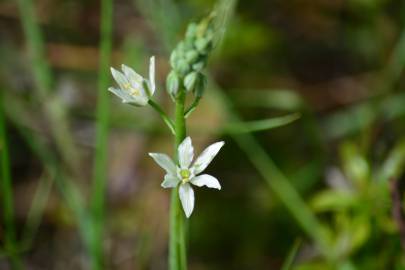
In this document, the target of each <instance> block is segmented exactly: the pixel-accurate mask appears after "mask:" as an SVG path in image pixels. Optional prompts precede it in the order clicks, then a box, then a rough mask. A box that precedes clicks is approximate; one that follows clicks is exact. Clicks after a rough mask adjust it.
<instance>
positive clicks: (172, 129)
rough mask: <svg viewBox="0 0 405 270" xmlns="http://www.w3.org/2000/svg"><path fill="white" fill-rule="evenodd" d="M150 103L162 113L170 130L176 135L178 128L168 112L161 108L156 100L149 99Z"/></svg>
mask: <svg viewBox="0 0 405 270" xmlns="http://www.w3.org/2000/svg"><path fill="white" fill-rule="evenodd" d="M148 103H149V105H150V106H151V107H152V108H153V109H154V110H155V111H156V112H157V113H158V114H159V115H160V117H161V118H162V120H163V121H164V122H165V124H166V125H167V126H168V127H169V129H170V131H171V132H172V134H173V135H175V136H176V130H175V126H174V123H173V121H172V120H171V119H170V118H169V117H168V116H167V114H166V113H165V112H164V111H163V110H162V108H160V106H159V105H158V104H157V103H156V102H154V101H153V100H151V99H149V101H148Z"/></svg>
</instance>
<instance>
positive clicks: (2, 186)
mask: <svg viewBox="0 0 405 270" xmlns="http://www.w3.org/2000/svg"><path fill="white" fill-rule="evenodd" d="M0 159H1V179H0V195H1V196H0V197H1V198H2V204H3V218H4V234H5V235H4V243H5V249H6V252H7V253H10V263H11V267H12V269H21V267H22V265H21V261H20V257H19V256H18V254H17V253H16V246H17V243H16V236H15V228H14V210H13V190H12V180H11V173H10V160H9V153H8V144H7V136H6V127H5V119H4V113H3V102H2V95H1V93H0Z"/></svg>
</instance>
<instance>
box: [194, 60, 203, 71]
mask: <svg viewBox="0 0 405 270" xmlns="http://www.w3.org/2000/svg"><path fill="white" fill-rule="evenodd" d="M205 64H206V58H203V59H202V60H201V61H198V62H197V63H195V64H193V70H195V71H201V70H202V69H203V68H204V67H205Z"/></svg>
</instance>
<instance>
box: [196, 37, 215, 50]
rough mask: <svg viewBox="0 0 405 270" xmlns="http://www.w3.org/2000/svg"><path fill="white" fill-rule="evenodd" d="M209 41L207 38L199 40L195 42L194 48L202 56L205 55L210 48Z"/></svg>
mask: <svg viewBox="0 0 405 270" xmlns="http://www.w3.org/2000/svg"><path fill="white" fill-rule="evenodd" d="M210 43H211V40H210V39H207V38H199V39H197V40H196V42H195V47H196V48H197V50H198V51H199V52H200V53H202V54H207V53H208V51H209V48H210Z"/></svg>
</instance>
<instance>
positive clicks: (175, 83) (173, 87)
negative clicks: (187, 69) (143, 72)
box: [166, 70, 179, 97]
mask: <svg viewBox="0 0 405 270" xmlns="http://www.w3.org/2000/svg"><path fill="white" fill-rule="evenodd" d="M166 88H167V91H168V92H169V94H170V95H171V96H173V97H175V96H176V95H177V92H178V90H179V76H178V75H177V73H176V72H175V71H174V70H172V71H171V72H170V73H169V75H167V78H166Z"/></svg>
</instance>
